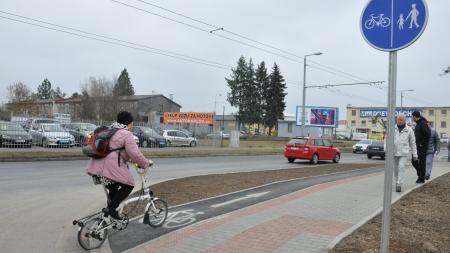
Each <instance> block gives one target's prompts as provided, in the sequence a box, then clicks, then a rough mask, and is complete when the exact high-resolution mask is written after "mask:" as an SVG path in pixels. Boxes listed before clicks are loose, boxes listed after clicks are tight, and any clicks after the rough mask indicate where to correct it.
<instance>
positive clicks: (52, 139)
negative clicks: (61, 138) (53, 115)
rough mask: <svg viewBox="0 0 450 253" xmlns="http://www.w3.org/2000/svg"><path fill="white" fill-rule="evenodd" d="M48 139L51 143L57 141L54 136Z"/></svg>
mask: <svg viewBox="0 0 450 253" xmlns="http://www.w3.org/2000/svg"><path fill="white" fill-rule="evenodd" d="M48 139H49V140H51V141H56V137H53V136H51V137H48Z"/></svg>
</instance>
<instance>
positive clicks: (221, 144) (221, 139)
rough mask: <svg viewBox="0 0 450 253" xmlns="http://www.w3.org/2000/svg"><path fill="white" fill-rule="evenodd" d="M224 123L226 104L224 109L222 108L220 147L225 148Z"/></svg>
mask: <svg viewBox="0 0 450 253" xmlns="http://www.w3.org/2000/svg"><path fill="white" fill-rule="evenodd" d="M224 123H225V106H223V110H222V131H220V147H222V148H223V130H224V129H223V128H224Z"/></svg>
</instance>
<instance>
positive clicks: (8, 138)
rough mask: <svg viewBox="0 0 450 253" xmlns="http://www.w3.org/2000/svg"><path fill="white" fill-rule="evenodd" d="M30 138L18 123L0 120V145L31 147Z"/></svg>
mask: <svg viewBox="0 0 450 253" xmlns="http://www.w3.org/2000/svg"><path fill="white" fill-rule="evenodd" d="M31 144H32V138H31V135H30V134H29V133H27V132H26V131H25V130H24V129H23V128H22V126H20V125H19V124H18V123H13V122H7V121H1V122H0V147H3V146H13V147H28V148H31Z"/></svg>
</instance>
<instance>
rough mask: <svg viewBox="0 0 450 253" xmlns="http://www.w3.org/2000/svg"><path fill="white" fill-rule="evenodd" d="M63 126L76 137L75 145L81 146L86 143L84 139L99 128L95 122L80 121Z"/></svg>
mask: <svg viewBox="0 0 450 253" xmlns="http://www.w3.org/2000/svg"><path fill="white" fill-rule="evenodd" d="M61 125H62V124H61ZM62 126H63V127H64V128H65V129H66V131H67V132H69V133H70V134H71V135H73V137H75V145H80V146H82V145H83V144H84V140H85V139H88V138H89V137H90V136H91V134H92V133H93V132H94V130H95V129H96V128H97V126H96V125H94V124H91V123H80V122H74V123H68V124H64V125H62Z"/></svg>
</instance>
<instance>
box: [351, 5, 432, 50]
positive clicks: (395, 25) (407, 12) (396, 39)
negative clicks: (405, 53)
mask: <svg viewBox="0 0 450 253" xmlns="http://www.w3.org/2000/svg"><path fill="white" fill-rule="evenodd" d="M427 21H428V8H427V5H426V3H425V1H424V0H372V1H370V2H369V3H368V4H367V5H366V8H365V9H364V11H363V13H362V15H361V20H360V22H361V23H360V27H361V33H362V35H363V37H364V39H365V40H366V41H367V43H369V45H371V46H372V47H374V48H376V49H378V50H382V51H396V50H400V49H403V48H405V47H407V46H409V45H411V44H412V43H414V41H416V40H417V39H418V38H419V37H420V35H421V34H422V33H423V31H424V30H425V27H426V25H427Z"/></svg>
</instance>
